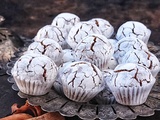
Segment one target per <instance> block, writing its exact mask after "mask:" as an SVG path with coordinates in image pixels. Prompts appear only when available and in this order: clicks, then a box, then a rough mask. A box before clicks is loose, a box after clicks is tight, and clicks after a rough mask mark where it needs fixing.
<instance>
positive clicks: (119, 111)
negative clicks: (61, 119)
mask: <svg viewBox="0 0 160 120" xmlns="http://www.w3.org/2000/svg"><path fill="white" fill-rule="evenodd" d="M148 48H149V50H150V51H151V52H152V53H154V54H155V55H156V56H157V57H158V59H159V60H160V47H159V46H155V45H154V44H153V43H152V42H149V44H148ZM25 50H26V48H25V47H24V48H23V49H21V50H20V51H19V52H17V53H15V57H14V58H12V59H11V61H10V62H9V63H8V64H7V67H8V70H7V74H8V75H10V77H9V78H8V81H9V82H10V83H12V84H13V85H12V88H13V90H16V91H19V90H18V87H17V86H16V84H15V81H14V79H13V77H12V76H11V69H12V67H13V65H14V63H15V61H16V60H17V59H18V57H19V56H21V55H22V54H23V51H25ZM156 79H157V81H156V83H155V85H154V87H153V88H152V91H151V93H150V94H149V96H148V99H147V101H146V102H145V103H144V104H142V105H138V106H125V105H121V104H118V103H117V102H114V103H112V104H94V103H93V102H88V103H78V102H74V101H71V100H69V99H67V98H66V97H64V96H61V95H59V94H58V93H57V92H56V91H54V89H53V88H52V89H51V91H50V92H49V93H47V94H46V95H43V96H30V95H26V94H24V93H22V92H20V91H19V92H18V95H19V96H20V97H21V98H27V99H28V101H29V103H30V104H32V105H40V106H41V107H42V109H43V110H45V111H47V112H54V111H59V112H60V113H61V114H62V115H64V116H68V117H72V116H75V115H77V116H79V117H80V118H81V119H87V120H90V119H91V120H93V119H96V118H99V119H100V120H106V119H107V120H115V119H117V118H121V119H136V117H137V116H152V115H154V112H155V110H160V73H159V74H158V75H157V77H156Z"/></svg>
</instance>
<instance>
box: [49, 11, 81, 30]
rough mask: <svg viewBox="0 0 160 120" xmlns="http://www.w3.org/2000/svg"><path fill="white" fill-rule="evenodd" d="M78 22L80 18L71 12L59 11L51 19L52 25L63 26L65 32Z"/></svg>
mask: <svg viewBox="0 0 160 120" xmlns="http://www.w3.org/2000/svg"><path fill="white" fill-rule="evenodd" d="M78 22H80V18H79V17H78V16H77V15H75V14H73V13H60V14H58V15H57V16H56V17H55V18H54V19H53V21H52V23H51V25H52V26H57V27H59V28H63V29H64V30H65V31H66V32H67V33H69V31H70V29H71V28H72V27H73V26H74V25H75V24H77V23H78Z"/></svg>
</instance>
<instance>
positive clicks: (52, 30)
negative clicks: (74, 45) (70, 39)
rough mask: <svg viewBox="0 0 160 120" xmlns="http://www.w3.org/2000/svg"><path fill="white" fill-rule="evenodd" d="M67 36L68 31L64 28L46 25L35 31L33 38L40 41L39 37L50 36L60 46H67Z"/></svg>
mask: <svg viewBox="0 0 160 120" xmlns="http://www.w3.org/2000/svg"><path fill="white" fill-rule="evenodd" d="M67 36H68V33H67V32H66V31H65V30H64V29H62V28H59V27H56V26H51V25H46V26H44V27H42V28H41V29H40V30H39V31H38V32H37V35H36V36H35V37H34V40H35V41H40V39H41V38H50V39H52V40H54V41H56V42H58V43H59V44H60V45H61V47H62V48H68V47H69V46H68V44H67V42H66V38H67Z"/></svg>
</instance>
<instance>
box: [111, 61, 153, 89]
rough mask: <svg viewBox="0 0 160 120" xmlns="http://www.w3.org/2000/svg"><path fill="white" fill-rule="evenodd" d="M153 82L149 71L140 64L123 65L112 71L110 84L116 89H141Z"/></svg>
mask: <svg viewBox="0 0 160 120" xmlns="http://www.w3.org/2000/svg"><path fill="white" fill-rule="evenodd" d="M152 81H153V82H155V78H154V77H153V76H152V74H151V72H150V70H149V69H148V68H147V67H145V66H143V65H140V64H135V63H124V64H119V65H117V67H116V68H115V69H114V75H113V78H112V80H111V81H110V84H112V85H113V86H116V87H133V86H136V87H141V86H144V85H147V84H149V83H150V82H152Z"/></svg>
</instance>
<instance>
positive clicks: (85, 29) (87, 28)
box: [67, 22, 101, 49]
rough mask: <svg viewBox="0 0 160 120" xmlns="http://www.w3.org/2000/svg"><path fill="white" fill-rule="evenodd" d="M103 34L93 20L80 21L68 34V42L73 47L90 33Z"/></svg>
mask: <svg viewBox="0 0 160 120" xmlns="http://www.w3.org/2000/svg"><path fill="white" fill-rule="evenodd" d="M94 33H95V34H101V31H100V30H99V29H98V28H97V26H95V25H94V24H93V23H92V22H80V23H77V24H76V25H75V26H73V27H72V28H71V30H70V32H69V34H68V38H67V43H68V44H69V45H70V47H71V48H72V49H75V47H76V45H77V44H78V43H79V42H80V41H81V40H82V39H83V38H85V37H87V36H88V35H90V34H94Z"/></svg>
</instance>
